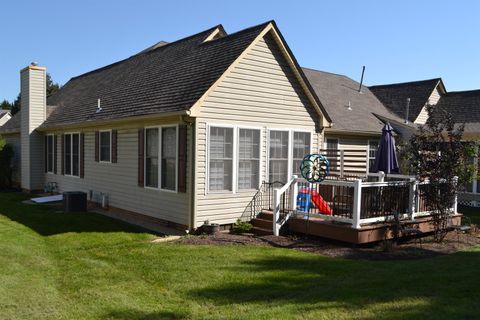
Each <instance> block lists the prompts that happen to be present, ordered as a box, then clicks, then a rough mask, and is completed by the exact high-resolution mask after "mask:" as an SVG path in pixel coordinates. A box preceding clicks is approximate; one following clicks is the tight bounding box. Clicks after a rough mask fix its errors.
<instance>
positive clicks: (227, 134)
mask: <svg viewBox="0 0 480 320" xmlns="http://www.w3.org/2000/svg"><path fill="white" fill-rule="evenodd" d="M209 142H210V143H209V189H210V190H212V191H220V190H226V191H231V190H232V180H233V166H232V164H233V128H223V127H210V141H209Z"/></svg>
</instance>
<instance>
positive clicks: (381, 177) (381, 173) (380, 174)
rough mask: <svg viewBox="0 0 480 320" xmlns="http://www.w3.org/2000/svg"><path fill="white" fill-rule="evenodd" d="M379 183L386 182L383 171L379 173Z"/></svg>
mask: <svg viewBox="0 0 480 320" xmlns="http://www.w3.org/2000/svg"><path fill="white" fill-rule="evenodd" d="M378 174H379V176H378V182H385V172H383V171H378Z"/></svg>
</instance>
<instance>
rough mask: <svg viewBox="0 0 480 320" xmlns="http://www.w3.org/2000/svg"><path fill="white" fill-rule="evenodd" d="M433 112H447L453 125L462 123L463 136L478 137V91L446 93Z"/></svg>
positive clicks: (479, 91)
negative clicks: (463, 125)
mask: <svg viewBox="0 0 480 320" xmlns="http://www.w3.org/2000/svg"><path fill="white" fill-rule="evenodd" d="M435 110H438V111H447V112H449V113H450V114H451V115H452V117H453V120H454V121H455V123H457V124H463V123H464V124H465V134H467V135H469V134H473V133H475V134H477V135H480V90H472V91H454V92H448V93H446V94H445V95H443V96H442V97H441V98H440V101H439V102H438V104H437V107H436V109H435Z"/></svg>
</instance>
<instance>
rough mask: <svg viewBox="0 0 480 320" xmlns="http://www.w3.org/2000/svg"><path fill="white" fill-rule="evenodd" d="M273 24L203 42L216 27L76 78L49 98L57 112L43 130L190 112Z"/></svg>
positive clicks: (48, 120)
mask: <svg viewBox="0 0 480 320" xmlns="http://www.w3.org/2000/svg"><path fill="white" fill-rule="evenodd" d="M268 23H270V22H266V23H264V24H261V25H258V26H255V27H251V28H248V29H245V30H242V31H239V32H237V33H233V34H231V35H227V36H224V37H221V38H218V39H215V40H211V41H207V42H203V41H204V40H205V38H207V37H208V35H210V34H211V33H212V32H213V31H214V30H215V29H216V28H219V27H220V28H221V26H217V27H214V28H211V29H208V30H206V31H203V32H201V33H198V34H195V35H193V36H190V37H187V38H184V39H181V40H178V41H175V42H172V43H168V44H164V45H162V46H160V47H157V48H155V49H152V50H149V51H145V52H141V53H139V54H136V55H134V56H132V57H130V58H128V59H125V60H122V61H119V62H117V63H114V64H112V65H109V66H106V67H103V68H100V69H98V70H94V71H91V72H89V73H86V74H84V75H81V76H78V77H75V78H72V79H71V80H70V81H69V82H67V83H66V84H65V85H64V86H63V87H62V88H61V89H60V90H59V91H58V92H57V93H56V94H54V95H53V96H52V97H50V98H49V99H48V104H49V105H55V106H58V108H57V109H56V110H55V111H54V112H53V113H52V115H51V116H50V117H49V118H48V119H47V121H45V123H44V124H43V125H42V127H43V128H47V127H56V126H61V125H66V124H72V123H78V122H85V121H95V120H109V119H114V118H122V117H131V116H138V115H148V114H154V113H162V112H175V111H183V110H187V109H189V108H190V107H191V106H192V105H193V104H194V103H195V102H196V101H197V100H198V99H199V98H200V97H201V96H202V95H203V93H205V92H206V91H207V90H208V88H209V87H210V86H211V85H212V84H213V83H214V82H215V81H216V80H217V79H218V78H219V77H220V76H221V75H222V74H223V73H224V72H225V71H226V69H227V68H228V67H229V66H230V65H231V64H232V62H233V61H235V59H236V58H237V57H238V56H239V55H240V54H241V53H242V52H243V51H244V50H245V49H246V48H247V47H248V45H249V44H250V43H252V41H253V40H254V39H255V38H256V37H257V36H258V35H259V34H260V32H261V31H262V30H263V29H264V28H265V27H266V26H267V25H268ZM97 99H101V107H102V111H101V112H99V113H96V112H95V111H96V107H97Z"/></svg>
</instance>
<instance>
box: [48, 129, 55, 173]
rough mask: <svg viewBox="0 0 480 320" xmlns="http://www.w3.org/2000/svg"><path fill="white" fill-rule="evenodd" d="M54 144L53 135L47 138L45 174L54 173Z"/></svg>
mask: <svg viewBox="0 0 480 320" xmlns="http://www.w3.org/2000/svg"><path fill="white" fill-rule="evenodd" d="M54 148H55V144H54V139H53V135H48V136H47V172H48V173H53V172H54V167H53V166H54V163H55V159H54V157H55V150H54Z"/></svg>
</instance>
